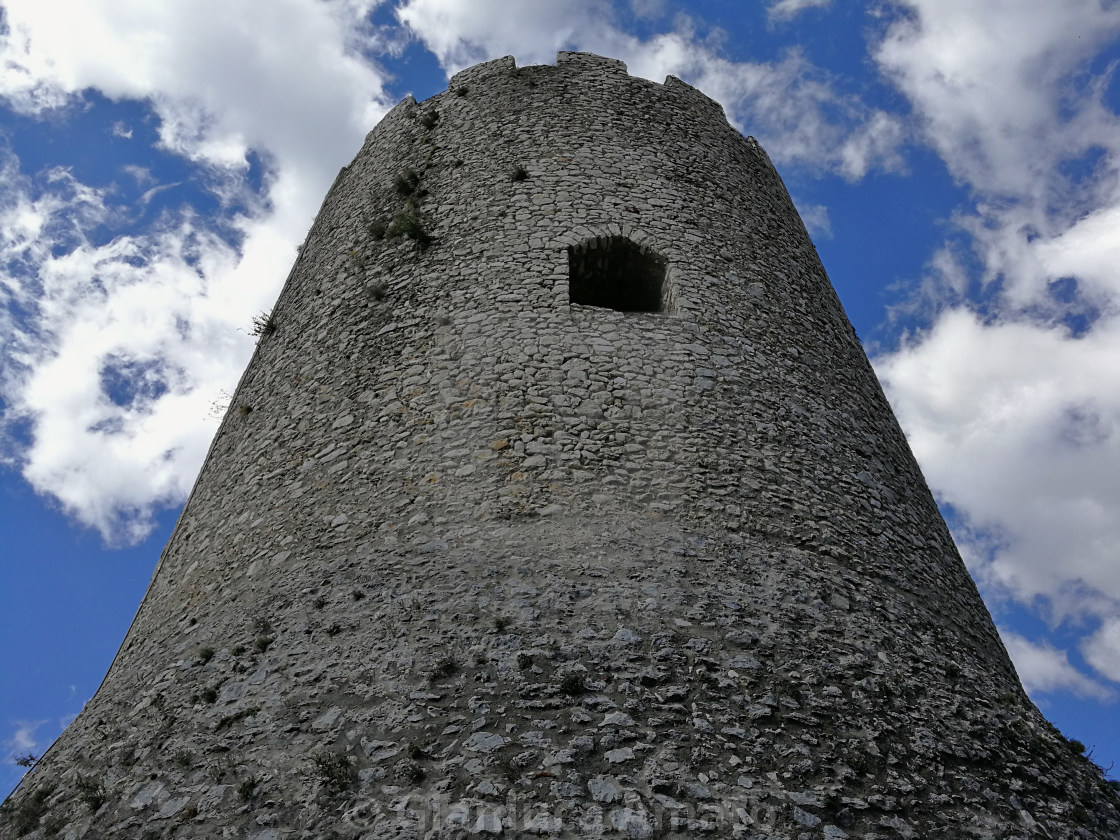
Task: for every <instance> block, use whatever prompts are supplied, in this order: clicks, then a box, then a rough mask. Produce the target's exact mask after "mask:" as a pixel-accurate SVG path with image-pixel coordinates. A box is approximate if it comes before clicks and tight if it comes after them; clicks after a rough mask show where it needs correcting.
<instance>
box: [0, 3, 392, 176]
mask: <svg viewBox="0 0 1120 840" xmlns="http://www.w3.org/2000/svg"><path fill="white" fill-rule="evenodd" d="M374 5H376V3H375V2H365V3H359V2H350V3H342V2H315V0H274V2H269V3H267V4H264V5H262V4H260V3H256V2H249V0H190V2H188V0H173V2H163V3H149V4H136V3H132V2H124V0H83V2H63V0H53V2H52V0H6V2H5V4H4V13H5V17H6V22H7V24H8V27H9V34H8V35H7V36H6V37H4V38H3V39H2V40H0V58H2V59H3V61H2V62H0V67H2V68H3V69H2V70H0V95H2V96H4V97H6V98H7V100H8V102H9V104H10V105H11V106H12V107H14V108H17V109H20V110H23V111H25V112H32V113H34V112H40V111H43V110H45V109H50V108H57V107H59V106H61V105H63V104H65V103H67V102H69V101H72V100H73V98H74V97H75V96H76V95H79V94H80V93H81V92H82V91H84V90H86V89H88V88H96V89H97V90H99V91H100V92H102V93H103V94H104V95H106V96H108V97H110V98H112V99H135V100H145V99H148V100H150V101H151V102H152V104H153V106H154V108H155V110H156V112H157V114H158V115H159V118H160V121H161V123H160V135H161V139H162V141H163V143H164V144H165V145H166V147H167V148H168V149H171V150H173V151H175V152H178V153H180V154H183V155H184V156H186V157H188V158H190V159H193V160H199V161H204V162H206V163H209V164H214V165H219V166H232V167H242V166H244V165H245V154H246V152H247V151H248V150H249V149H250V148H257V149H259V148H262V147H264V148H268V149H269V150H271V151H272V152H274V153H275V154H277V155H279V156H280V157H281V158H283V159H284V160H285V162H289V161H292V160H299V161H300V162H302V163H304V164H307V165H309V166H311V167H312V169H311V172H310V173H309V175H310V178H311V180H315V181H316V182H317V183H322V182H324V181H327V182H329V178H330V177H332V176H333V174H334V173H333V172H330V173H329V174H327V175H324V174H323V168H324V167H333V166H335V165H336V163H337V162H338V161H340V160H344V159H345V158H346V156H347V155H351V154H353V151H354V148H356V146H357V142H355V138H358V140H360V138H361V137H362V136H363V135H364V133H365V131H366V130H368V128H369V126H370V125H372V124H373V123H374V122H376V120H377V119H378V118H379V117H380V115H381V114H382V113H383V111H384V102H383V101H382V100H383V93H382V86H381V77H380V76H379V74H378V73H377V72H376V70H375V69H374V68H373V67H372V66H371V65H370V64H369V63H368V61H366V60H365V59H364V58H363V57H362V55H361V53H360V50H361V48H363V47H364V46H366V45H368V42H369V40H370V39H371V38H372V37H373V36H372V33H370V32H369V30H368V25H367V24H366V23H365V22H364V21H365V15H366V14H367V13H368V11H369V9H370V8H372V6H374Z"/></svg>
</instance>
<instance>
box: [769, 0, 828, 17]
mask: <svg viewBox="0 0 1120 840" xmlns="http://www.w3.org/2000/svg"><path fill="white" fill-rule="evenodd" d="M831 3H832V0H778V2H776V3H771V4H770V8H769V9H768V10H767V14H769V16H770V20H790V19H792V18H795V17H797V15H799V14H801V12H803V11H805V10H806V9H814V8H816V9H821V8H825V7H827V6H829V5H831Z"/></svg>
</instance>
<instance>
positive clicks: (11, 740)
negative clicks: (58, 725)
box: [3, 720, 46, 763]
mask: <svg viewBox="0 0 1120 840" xmlns="http://www.w3.org/2000/svg"><path fill="white" fill-rule="evenodd" d="M44 723H46V721H45V720H16V721H11V723H10V725H11V726H12V727H14V728H13V729H12V732H11V734H10V735H9V736H8V737H7V738H5V739H4V742H3V743H4V747H3V749H4V761H5V763H8V762H11V761H12V760H13V759H15V758H20V757H22V756H26V755H27V754H28V753H31V754H33V755H36V756H37V755H39V753H40V752H41V749H40V746H41V745H40V743H39V741H38V739H37V738H36V737H35V732H36V731H37V730H38V729H39V727H40V726H42V725H43V724H44Z"/></svg>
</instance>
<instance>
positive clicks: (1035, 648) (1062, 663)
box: [1000, 628, 1116, 701]
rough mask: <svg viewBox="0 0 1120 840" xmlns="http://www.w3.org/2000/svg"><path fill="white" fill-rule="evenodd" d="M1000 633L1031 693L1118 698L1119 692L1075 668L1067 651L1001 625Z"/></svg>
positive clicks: (1025, 686)
mask: <svg viewBox="0 0 1120 840" xmlns="http://www.w3.org/2000/svg"><path fill="white" fill-rule="evenodd" d="M1000 636H1001V637H1002V638H1003V643H1004V645H1005V646H1006V647H1007V652H1008V654H1010V656H1011V661H1012V662H1014V663H1015V670H1016V671H1018V672H1019V679H1020V680H1021V681H1022V683H1023V688H1025V689H1026V690H1027V693H1029V694H1031V695H1037V694H1049V693H1053V692H1056V691H1071V692H1073V693H1074V694H1076V695H1077V696H1078V697H1091V698H1093V699H1096V700H1104V701H1108V700H1114V699H1115V698H1116V692H1114V691H1112V690H1111V689H1109V688H1106V687H1105V686H1103V685H1101V684H1100V683H1097V682H1095V681H1093V680H1092V679H1090V678H1089V677H1087V676H1085V675H1084V674H1082V673H1081V672H1080V671H1078V670H1077V669H1076V668H1074V667H1073V665H1071V664H1070V662H1069V657H1067V656H1066V653H1065V651H1062V650H1058V649H1057V648H1055V647H1053V646H1052V645H1049V644H1046V643H1043V644H1035V643H1033V642H1030V641H1028V640H1027V639H1025V638H1023V637H1022V636H1020V635H1018V634H1016V633H1012V632H1010V631H1008V630H1006V629H1003V628H1000Z"/></svg>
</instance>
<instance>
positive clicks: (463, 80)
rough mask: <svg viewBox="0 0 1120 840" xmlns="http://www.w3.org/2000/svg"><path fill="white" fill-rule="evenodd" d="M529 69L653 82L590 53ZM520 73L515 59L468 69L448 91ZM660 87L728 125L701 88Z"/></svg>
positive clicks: (672, 83)
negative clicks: (716, 116) (687, 100)
mask: <svg viewBox="0 0 1120 840" xmlns="http://www.w3.org/2000/svg"><path fill="white" fill-rule="evenodd" d="M528 67H542V68H548V67H552V68H554V70H557V71H562V72H563V73H564V75H567V76H572V75H578V76H584V75H593V76H601V77H603V78H606V79H618V78H624V79H627V80H631V79H632V80H635V81H637V80H641V81H649V80H646V79H642V78H641V77H640V76H631V75H630V73H629V70H628V69H627V67H626V63H625V62H623V61H620V60H618V59H617V58H606V57H604V56H601V55H596V54H595V53H588V52H567V51H565V50H561V51H560V52H558V53H556V64H555V65H547V64H545V65H531V64H530V65H526V68H528ZM518 69H519V68H518V66H517V61H516V59H514V57H513V56H511V55H507V56H504V57H502V58H495V59H494V60H493V61H486V62H483V63H482V64H476V65H475V66H473V67H468V68H467V69H465V70H460V71H459V72H458V73H456V74H455V75H454V76H452V77H451V80H450V82H449V83H448V89H449V90H452V91H455V90H462V89H469V88H470V87H471V85H472V84H477V83H480V82H483V81H484V80H485V79H488V78H494V77H495V76H508V75H510V74H512V73H516V72H518ZM520 69H525V68H520ZM653 84H654V85H657V82H653ZM660 86H661V87H664V88H665V90H667V91H671V92H673V93H675V94H677V95H682V96H684V97H685V98H687V99H689V100H690V101H691V104H692V105H693V106H694V107H696V108H697V109H698V110H702V111H708V112H710V114H711V115H712V116H714V115H716V114H718V115H719V117H720V119H722V120H724V121H726V120H727V115H726V114H725V113H724V110H723V106H722V105H720V104H719V103H718V102H716V101H715V100H714V99H712V98H711V97H709V96H708V95H707V94H705V93H703V92H702V91H701V90H699V89H698V88H695V87H693V86H692V85H690V84H688V82H684V81H682V80H681V79H679V78H677V77H676V76H666V77H665V81H664V82H663V83H662V84H661V85H660Z"/></svg>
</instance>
